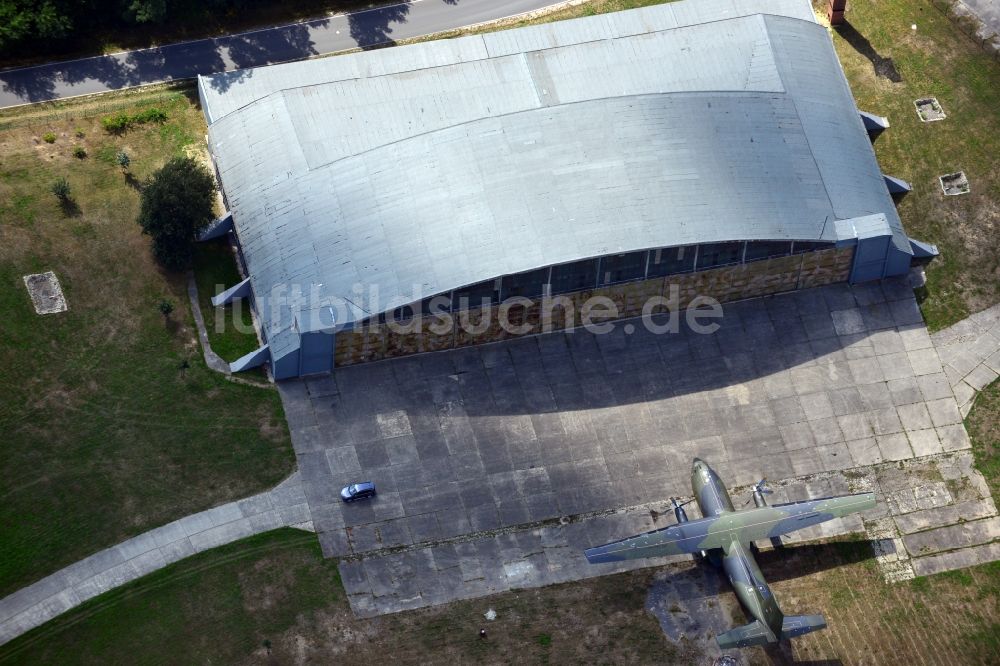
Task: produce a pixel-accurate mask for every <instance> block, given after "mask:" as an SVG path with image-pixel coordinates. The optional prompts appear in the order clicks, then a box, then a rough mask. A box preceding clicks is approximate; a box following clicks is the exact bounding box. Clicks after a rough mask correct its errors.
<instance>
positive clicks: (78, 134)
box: [75, 127, 87, 139]
mask: <svg viewBox="0 0 1000 666" xmlns="http://www.w3.org/2000/svg"><path fill="white" fill-rule="evenodd" d="M75 134H76V138H78V139H82V138H83V137H85V136H87V133H86V132H84V131H83V130H82V129H80V128H79V127H77V128H76V132H75Z"/></svg>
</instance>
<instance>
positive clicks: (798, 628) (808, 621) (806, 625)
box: [781, 615, 826, 638]
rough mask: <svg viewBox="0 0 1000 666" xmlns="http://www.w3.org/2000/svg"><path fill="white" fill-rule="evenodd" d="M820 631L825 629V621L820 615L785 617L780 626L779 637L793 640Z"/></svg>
mask: <svg viewBox="0 0 1000 666" xmlns="http://www.w3.org/2000/svg"><path fill="white" fill-rule="evenodd" d="M820 629H826V620H825V619H823V616H822V615H786V616H785V621H784V622H783V623H782V624H781V637H782V638H795V637H796V636H801V635H802V634H808V633H809V632H811V631H818V630H820Z"/></svg>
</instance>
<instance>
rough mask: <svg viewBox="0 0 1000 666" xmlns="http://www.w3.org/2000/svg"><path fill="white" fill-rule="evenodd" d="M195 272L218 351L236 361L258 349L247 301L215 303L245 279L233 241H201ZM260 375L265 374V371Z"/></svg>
mask: <svg viewBox="0 0 1000 666" xmlns="http://www.w3.org/2000/svg"><path fill="white" fill-rule="evenodd" d="M194 274H195V282H196V283H197V284H198V302H199V304H200V306H201V312H202V316H203V317H204V318H205V328H206V329H207V330H208V343H209V344H210V345H211V346H212V349H213V350H214V351H215V353H216V354H218V355H219V356H221V357H222V358H223V360H226V361H229V362H232V361H235V360H236V359H238V358H240V357H241V356H243V355H245V354H249V353H250V352H252V351H253V350H255V349H257V347H259V346H260V342H259V340H258V339H257V335H256V333H254V328H253V320H252V318H251V315H250V306H249V305H248V304H247V302H246V301H244V300H243V299H236V300H235V301H233V302H232V303H231V304H229V305H227V306H225V307H222V308H216V307H213V306H212V296H215V295H216V294H219V293H222V292H223V291H225V290H226V289H228V288H229V287H232V286H233V285H235V284H236V283H238V282H239V281H240V280H241V279H242V278H241V277H240V274H239V271H238V270H237V269H236V260H235V258H234V257H233V251H232V249H231V247H230V245H229V243H228V242H227V241H225V240H223V239H219V240H215V241H208V242H205V243H199V244H198V245H197V246H196V247H195V256H194ZM237 324H238V326H237ZM258 374H259V376H260V377H263V376H264V375H263V372H262V371H259V372H258Z"/></svg>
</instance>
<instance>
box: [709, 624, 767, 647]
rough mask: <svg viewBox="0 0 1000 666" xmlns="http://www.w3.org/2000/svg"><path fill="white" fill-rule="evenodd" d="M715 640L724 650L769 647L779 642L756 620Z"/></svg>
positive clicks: (720, 635)
mask: <svg viewBox="0 0 1000 666" xmlns="http://www.w3.org/2000/svg"><path fill="white" fill-rule="evenodd" d="M715 640H716V641H717V642H718V643H719V647H720V648H722V649H723V650H728V649H730V648H744V647H752V646H754V645H767V644H768V643H775V642H777V639H775V637H774V634H772V633H771V632H770V630H768V628H767V626H766V625H764V623H762V622H761V621H760V620H754V621H753V622H751V623H750V624H745V625H743V626H742V627H736V628H735V629H730V630H729V631H727V632H726V633H724V634H719V635H718V636H716V637H715Z"/></svg>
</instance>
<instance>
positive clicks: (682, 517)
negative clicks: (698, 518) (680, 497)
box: [674, 500, 688, 523]
mask: <svg viewBox="0 0 1000 666" xmlns="http://www.w3.org/2000/svg"><path fill="white" fill-rule="evenodd" d="M674 518H676V519H677V522H678V523H686V522H687V521H688V515H687V511H685V510H684V505H683V504H678V503H677V500H674Z"/></svg>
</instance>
